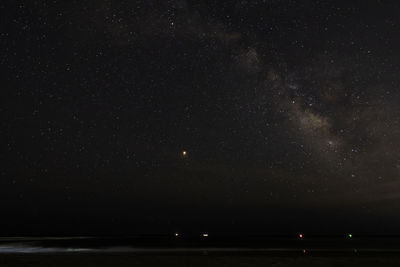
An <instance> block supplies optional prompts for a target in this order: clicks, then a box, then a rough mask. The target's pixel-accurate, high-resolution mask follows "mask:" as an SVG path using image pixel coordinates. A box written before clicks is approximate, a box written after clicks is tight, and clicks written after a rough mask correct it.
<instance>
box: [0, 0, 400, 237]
mask: <svg viewBox="0 0 400 267" xmlns="http://www.w3.org/2000/svg"><path fill="white" fill-rule="evenodd" d="M0 9H1V21H2V22H1V25H2V26H1V27H0V51H1V52H0V66H1V77H2V79H1V80H2V83H1V92H0V94H1V95H0V102H1V104H0V112H1V120H0V124H1V126H0V142H1V143H0V145H1V149H0V161H1V169H0V171H1V177H0V178H1V179H0V195H1V204H0V216H1V221H0V235H12V234H43V235H48V234H59V235H61V234H105V235H109V234H150V233H151V234H154V233H173V232H174V231H182V232H203V231H209V232H210V233H216V234H222V233H224V234H236V233H240V234H243V235H247V234H256V235H257V234H260V235H261V234H277V233H283V234H291V233H296V232H298V231H302V232H308V233H325V234H334V233H343V232H350V231H351V232H354V233H364V234H365V233H369V234H378V233H400V230H399V229H398V225H399V223H400V215H399V210H400V108H399V105H400V90H399V86H400V64H399V60H400V18H399V14H400V3H399V1H378V0H376V1H369V0H367V1H361V0H360V1H328V0H327V1H293V0H262V1H261V0H259V1H258V0H254V1H251V0H247V1H246V0H232V1H225V2H224V1H216V0H215V1H210V0H204V1H192V0H159V1H152V0H142V1H133V0H132V1H109V0H90V1H78V0H74V1H73V0H71V1H40V0H38V1H7V0H6V1H1V3H0ZM183 151H187V154H186V155H185V156H184V155H183V154H182V152H183Z"/></svg>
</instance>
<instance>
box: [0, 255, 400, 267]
mask: <svg viewBox="0 0 400 267" xmlns="http://www.w3.org/2000/svg"><path fill="white" fill-rule="evenodd" d="M0 266H1V267H3V266H4V267H8V266H37V267H39V266H60V267H64V266H78V267H79V266H113V267H118V266H136V267H140V266H185V267H190V266H246V267H251V266H279V267H285V266H335V267H336V266H353V267H355V266H363V267H369V266H400V255H394V254H393V255H357V256H356V255H354V256H349V255H327V256H324V255H318V256H312V255H308V256H307V255H304V256H295V255H287V256H284V255H279V256H275V255H247V256H246V255H134V254H84V253H82V254H3V255H0Z"/></svg>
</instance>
